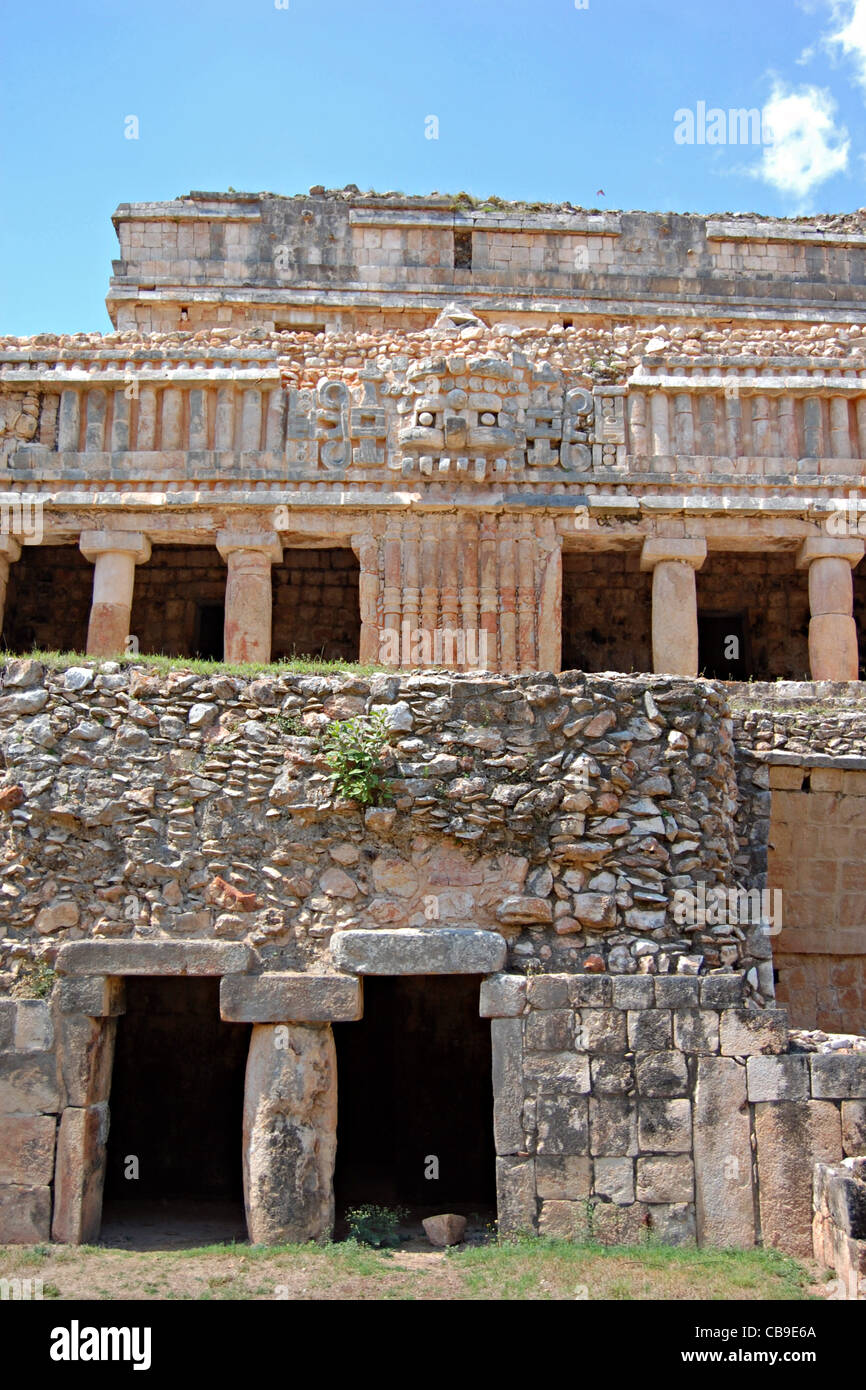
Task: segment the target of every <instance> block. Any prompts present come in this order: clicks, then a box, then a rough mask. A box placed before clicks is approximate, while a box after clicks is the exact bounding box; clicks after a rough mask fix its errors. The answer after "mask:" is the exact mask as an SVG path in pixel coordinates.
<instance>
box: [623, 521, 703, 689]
mask: <svg viewBox="0 0 866 1390" xmlns="http://www.w3.org/2000/svg"><path fill="white" fill-rule="evenodd" d="M706 558H707V543H706V541H704V540H685V539H678V538H670V539H669V538H667V537H659V538H653V539H648V540H645V541H644V543H643V551H642V553H641V557H640V567H641V569H642V570H652V572H653V595H652V640H653V670H654V671H657V672H659V673H664V674H665V675H671V676H696V675H697V674H698V600H697V591H696V587H695V570H697V569H700V567H701V565H702V564H703V563H704V560H705V559H706Z"/></svg>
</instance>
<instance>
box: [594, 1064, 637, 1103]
mask: <svg viewBox="0 0 866 1390" xmlns="http://www.w3.org/2000/svg"><path fill="white" fill-rule="evenodd" d="M591 1068H592V1089H593V1091H594V1092H596V1094H598V1095H626V1094H627V1093H628V1092H629V1091H633V1090H634V1063H633V1062H632V1060H631V1058H629V1057H593V1058H592V1062H591Z"/></svg>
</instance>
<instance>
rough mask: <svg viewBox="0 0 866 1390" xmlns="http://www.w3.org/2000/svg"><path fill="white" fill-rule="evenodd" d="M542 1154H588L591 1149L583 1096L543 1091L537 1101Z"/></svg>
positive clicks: (585, 1104) (540, 1151) (539, 1144)
mask: <svg viewBox="0 0 866 1390" xmlns="http://www.w3.org/2000/svg"><path fill="white" fill-rule="evenodd" d="M536 1113H537V1116H538V1152H539V1154H585V1153H587V1152H588V1146H589V1129H588V1122H587V1103H586V1099H585V1098H584V1097H583V1096H577V1095H569V1094H555V1095H552V1094H550V1093H549V1092H546V1091H543V1092H542V1093H541V1094H540V1095H539V1097H538V1102H537V1110H536Z"/></svg>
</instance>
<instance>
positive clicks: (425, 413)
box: [418, 410, 434, 429]
mask: <svg viewBox="0 0 866 1390" xmlns="http://www.w3.org/2000/svg"><path fill="white" fill-rule="evenodd" d="M433 418H434V417H433V416H432V415H431V413H430V411H429V410H422V411H421V412H420V414H419V415H418V424H419V425H423V426H424V427H425V428H426V429H429V428H430V426H431V425H432V424H433Z"/></svg>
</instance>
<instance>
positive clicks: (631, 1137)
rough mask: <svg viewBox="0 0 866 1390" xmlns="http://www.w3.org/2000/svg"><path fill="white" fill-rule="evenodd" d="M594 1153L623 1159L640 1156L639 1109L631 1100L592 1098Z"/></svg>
mask: <svg viewBox="0 0 866 1390" xmlns="http://www.w3.org/2000/svg"><path fill="white" fill-rule="evenodd" d="M589 1133H590V1146H589V1147H590V1153H592V1154H593V1155H594V1156H597V1157H599V1158H623V1157H624V1156H627V1155H633V1154H636V1153H637V1105H636V1103H635V1101H634V1100H633V1099H632V1097H631V1096H592V1097H591V1098H590V1102H589Z"/></svg>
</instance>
